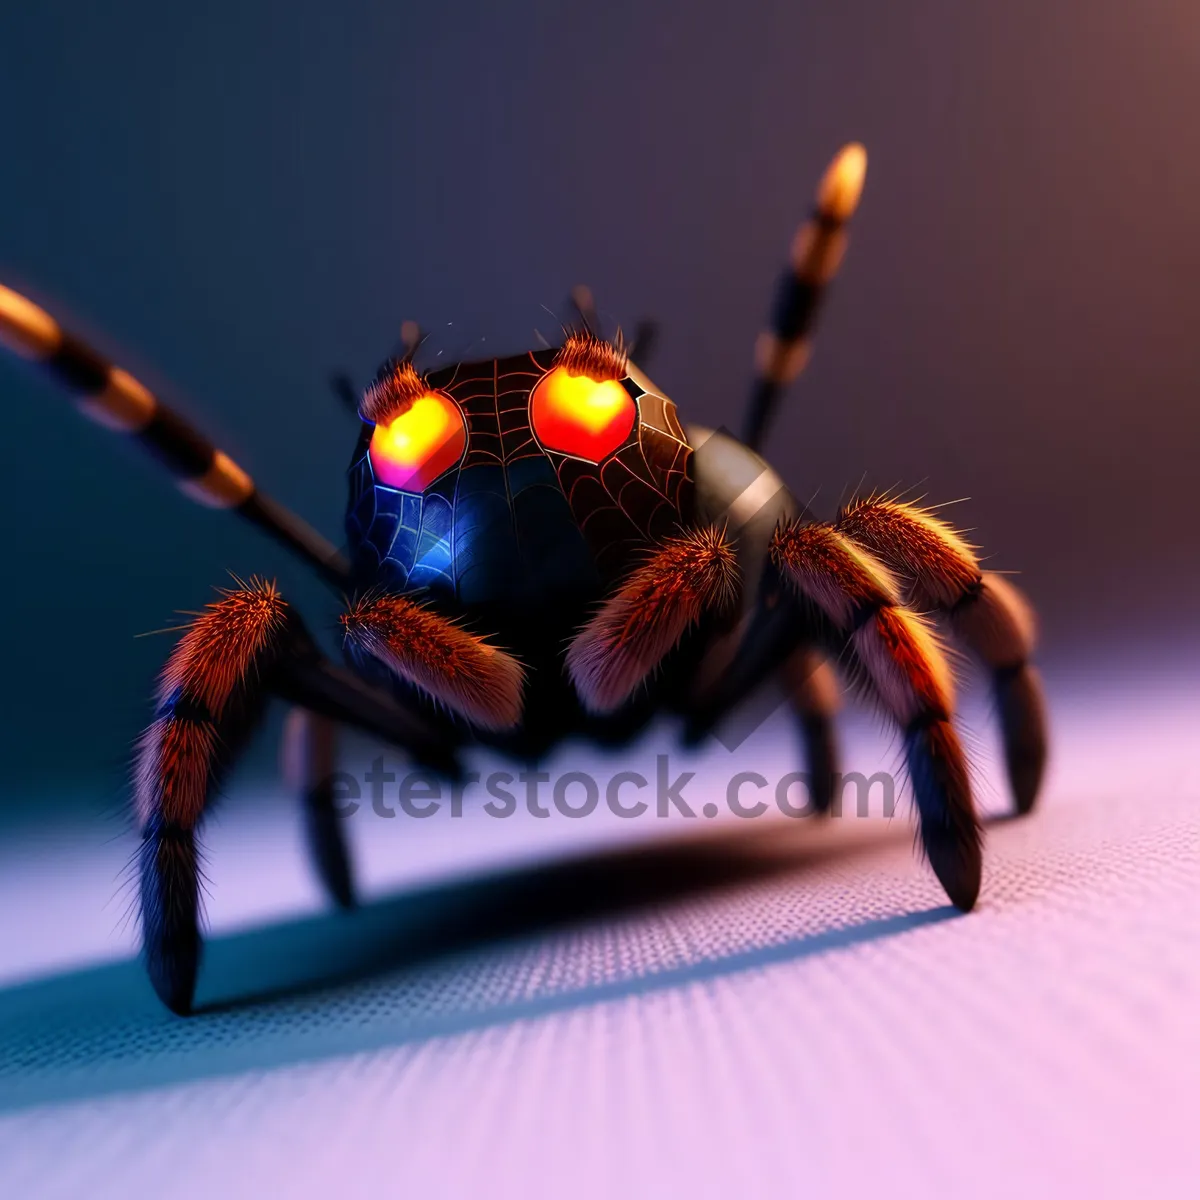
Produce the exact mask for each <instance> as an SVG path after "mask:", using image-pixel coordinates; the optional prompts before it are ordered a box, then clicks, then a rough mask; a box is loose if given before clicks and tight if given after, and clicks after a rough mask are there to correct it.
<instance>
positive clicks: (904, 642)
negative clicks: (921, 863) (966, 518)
mask: <svg viewBox="0 0 1200 1200" xmlns="http://www.w3.org/2000/svg"><path fill="white" fill-rule="evenodd" d="M771 558H772V560H773V561H774V563H775V565H776V567H777V568H778V569H779V571H780V573H781V574H782V576H783V578H784V579H785V580H786V582H787V583H788V585H789V586H790V587H791V588H792V589H793V590H794V591H795V592H796V593H797V594H798V595H799V596H801V597H803V598H804V599H805V600H807V601H808V602H809V603H811V604H813V605H815V606H816V607H817V608H818V609H819V610H820V611H821V612H822V613H823V614H824V616H825V617H826V618H827V619H828V620H829V622H831V623H832V625H833V626H834V627H835V629H836V630H837V631H838V632H839V634H840V635H841V636H842V637H844V638H845V640H846V643H847V647H848V649H849V651H850V653H851V654H852V656H853V659H854V660H855V662H856V663H857V664H858V666H859V667H860V668H861V675H862V682H863V684H864V686H865V687H866V688H867V690H868V691H869V692H870V694H871V695H872V696H873V697H874V698H875V699H876V700H877V701H878V703H879V704H880V706H881V707H882V708H883V709H884V711H885V712H887V713H888V715H889V716H891V718H892V719H893V720H894V721H895V722H896V724H897V725H898V726H899V727H900V729H901V731H902V732H903V735H904V745H905V756H906V759H907V764H908V770H909V774H910V776H911V778H912V787H913V796H914V799H915V801H916V805H917V813H918V818H919V826H920V835H921V842H922V845H923V846H924V848H925V853H926V855H927V856H928V858H929V863H930V866H931V867H932V868H933V871H934V874H936V875H937V877H938V880H939V882H940V883H941V885H942V887H943V888H945V890H946V894H947V895H948V896H949V897H950V900H951V901H952V902H953V903H954V904H955V905H956V906H957V907H958V908H960V909H963V910H964V911H965V910H968V909H970V908H972V907H973V906H974V904H975V901H976V899H977V898H978V895H979V884H980V877H981V871H982V847H981V838H980V829H979V822H978V820H977V818H976V815H975V806H974V802H973V800H972V797H971V787H970V780H969V777H968V773H967V762H966V756H965V755H964V754H963V750H962V746H961V744H960V742H959V740H958V735H957V734H956V733H955V731H954V727H953V725H952V724H951V716H952V714H953V710H954V683H953V678H952V676H951V673H950V670H949V668H948V666H947V664H946V660H945V656H944V655H943V653H942V651H941V648H940V647H939V645H938V643H937V640H936V638H935V636H934V634H933V633H932V631H931V630H930V628H929V627H928V626H927V625H926V623H925V622H924V621H923V620H922V619H921V618H920V617H918V616H917V615H916V614H915V613H912V612H910V611H909V610H908V609H906V608H904V607H903V606H902V605H901V604H900V601H899V594H898V592H897V588H896V584H895V581H894V580H893V579H892V577H891V575H890V573H889V572H888V570H887V568H886V567H884V566H883V564H882V563H880V562H879V561H878V560H877V559H875V558H874V557H873V556H872V555H871V554H869V553H868V552H867V551H865V550H863V549H862V548H861V547H859V546H856V545H855V544H854V543H853V542H852V541H850V539H848V538H846V537H844V536H843V535H842V534H840V533H839V532H838V531H837V530H835V529H833V528H831V527H830V526H828V525H823V524H816V523H813V524H804V523H802V522H798V521H797V522H791V523H787V524H784V525H781V526H780V527H779V529H778V530H777V531H776V533H775V536H774V538H773V539H772V542H771Z"/></svg>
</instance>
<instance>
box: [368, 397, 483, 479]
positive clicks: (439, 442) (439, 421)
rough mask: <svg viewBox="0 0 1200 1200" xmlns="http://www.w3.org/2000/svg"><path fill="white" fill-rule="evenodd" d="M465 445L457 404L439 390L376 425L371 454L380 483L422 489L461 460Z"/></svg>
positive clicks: (465, 440) (413, 402) (465, 432)
mask: <svg viewBox="0 0 1200 1200" xmlns="http://www.w3.org/2000/svg"><path fill="white" fill-rule="evenodd" d="M466 444H467V430H466V426H465V425H464V423H463V418H462V413H461V412H459V410H458V406H457V405H455V404H454V403H453V402H452V401H451V400H449V399H448V398H447V397H446V396H443V395H441V394H440V393H438V392H426V393H425V394H424V395H422V396H418V397H417V398H416V399H415V400H413V401H412V403H411V404H410V405H409V406H408V407H407V408H406V409H405V410H404V411H403V412H402V413H400V415H399V416H395V417H392V418H391V419H390V420H387V421H380V422H379V423H378V424H377V425H376V426H375V432H374V433H373V434H372V435H371V448H370V450H369V452H368V453H369V454H370V456H371V466H372V467H373V468H374V470H375V477H376V478H377V479H378V480H379V482H380V483H385V484H387V486H388V487H394V488H400V489H402V490H403V491H406V492H422V491H424V490H425V489H426V488H427V487H428V486H429V485H430V484H431V483H432V482H433V481H434V480H435V479H436V478H437V477H438V476H439V475H440V474H441V473H442V472H443V471H445V470H446V469H447V468H449V467H452V466H454V464H455V463H456V462H458V460H459V459H460V458H461V457H462V452H463V448H464V447H465V446H466Z"/></svg>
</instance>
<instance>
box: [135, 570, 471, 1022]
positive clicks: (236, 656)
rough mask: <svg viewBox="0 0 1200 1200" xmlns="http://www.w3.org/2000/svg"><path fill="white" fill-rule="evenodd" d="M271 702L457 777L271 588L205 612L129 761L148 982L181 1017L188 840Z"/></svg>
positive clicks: (192, 879) (427, 731) (194, 891)
mask: <svg viewBox="0 0 1200 1200" xmlns="http://www.w3.org/2000/svg"><path fill="white" fill-rule="evenodd" d="M273 694H274V695H279V696H281V697H283V698H284V699H287V700H290V701H291V702H292V703H294V704H298V705H300V706H302V707H303V708H305V709H307V710H309V711H310V712H312V713H314V714H317V715H318V716H319V717H320V718H322V719H323V720H324V721H326V722H329V721H339V722H345V723H348V724H352V725H354V726H356V727H357V728H360V729H362V730H364V731H366V732H368V733H371V734H374V735H375V736H376V737H380V738H382V739H384V740H385V741H388V742H391V743H393V744H395V745H398V746H401V747H402V748H404V749H405V750H407V751H409V752H411V753H412V754H413V755H414V756H415V757H416V758H417V759H418V760H419V761H421V762H423V763H424V764H426V765H428V766H431V767H433V768H434V769H440V770H445V771H453V770H454V769H455V762H454V757H453V746H452V742H451V741H450V740H449V739H448V737H447V735H446V733H445V731H444V730H442V729H440V728H438V727H436V726H434V725H431V724H430V723H428V722H427V721H426V720H425V719H424V718H423V717H422V716H421V715H420V714H418V713H416V712H414V711H411V710H409V709H407V708H405V707H404V706H403V705H401V704H399V703H398V702H397V701H396V700H395V699H394V698H393V697H392V696H391V695H390V694H388V693H386V692H380V691H378V690H377V689H374V688H372V687H370V686H369V685H368V684H366V683H364V682H363V681H362V680H360V679H358V678H357V677H356V676H354V675H352V674H351V673H350V672H348V671H346V670H345V669H344V668H342V667H339V666H337V665H335V664H333V663H331V662H329V661H328V660H327V659H325V658H324V657H323V656H322V655H321V653H320V651H319V650H318V649H317V647H316V645H315V644H314V643H313V641H312V638H311V637H310V636H309V634H308V632H307V630H306V629H305V627H304V624H303V622H302V621H301V619H300V617H299V615H298V614H297V613H296V611H295V610H294V609H293V608H291V607H290V606H289V605H288V604H287V602H286V601H284V600H283V599H282V597H281V596H280V595H279V593H278V592H277V591H276V590H275V586H274V585H273V584H270V583H265V582H262V581H260V580H252V581H251V582H250V583H249V584H247V585H243V586H241V587H239V588H238V589H237V590H234V591H229V592H225V593H223V595H222V598H221V599H220V600H217V601H216V602H214V603H213V604H210V605H209V606H208V607H207V608H206V609H205V610H204V611H203V612H202V613H200V614H199V615H198V616H197V617H196V618H195V620H193V621H192V622H191V624H190V625H189V626H188V627H187V629H186V632H185V633H184V635H183V637H182V638H181V639H180V641H179V643H178V645H177V646H176V647H175V649H174V651H173V652H172V654H171V656H170V658H169V659H168V661H167V665H166V667H165V668H164V670H163V673H162V677H161V679H160V681H159V688H158V695H157V709H156V712H155V719H154V722H153V724H152V725H151V726H150V728H149V729H147V730H146V732H145V733H144V734H143V735H142V737H141V739H140V741H139V743H138V746H137V755H136V758H137V769H136V775H135V789H134V802H135V811H136V817H137V822H138V828H139V830H140V832H141V835H142V844H141V849H140V853H139V867H140V871H139V875H140V885H141V887H140V892H141V918H142V948H143V952H144V955H145V959H146V967H147V970H148V972H149V975H150V982H151V983H152V984H153V986H154V990H155V991H156V992H157V993H158V995H159V997H160V999H161V1000H162V1001H163V1003H164V1004H165V1005H166V1006H167V1007H168V1008H170V1009H171V1010H172V1011H173V1012H177V1013H186V1012H188V1011H189V1010H190V1008H191V1004H192V996H193V993H194V991H195V986H196V974H197V970H198V968H199V962H200V952H201V938H200V929H199V918H200V894H199V873H198V868H197V850H196V830H197V828H198V827H199V824H200V821H201V819H202V817H203V815H204V812H205V809H206V807H207V805H208V804H209V802H210V799H211V797H212V795H213V792H214V789H215V787H216V785H217V783H218V782H219V780H220V778H221V775H222V773H223V771H224V769H225V768H226V767H228V766H229V765H230V764H231V762H232V760H233V757H234V756H235V755H236V754H237V753H238V751H239V750H240V749H241V747H242V746H243V745H244V744H245V742H246V740H247V738H248V737H249V735H250V734H251V733H252V732H253V729H254V726H255V725H256V723H257V720H258V718H259V717H260V716H261V714H262V712H263V709H264V708H265V706H266V703H267V701H268V699H269V697H270V696H271V695H273ZM324 750H325V748H324V747H323V746H320V745H316V746H313V747H311V748H310V750H309V751H308V752H309V753H310V754H312V755H313V756H314V757H316V758H319V757H321V756H322V755H323V754H324ZM309 765H310V767H311V765H312V762H311V761H310V764H309ZM327 775H328V772H326V776H327Z"/></svg>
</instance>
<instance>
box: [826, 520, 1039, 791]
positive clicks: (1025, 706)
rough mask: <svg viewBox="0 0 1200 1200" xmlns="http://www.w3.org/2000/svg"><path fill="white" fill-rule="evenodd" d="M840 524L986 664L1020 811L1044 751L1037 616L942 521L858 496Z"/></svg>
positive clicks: (1033, 786)
mask: <svg viewBox="0 0 1200 1200" xmlns="http://www.w3.org/2000/svg"><path fill="white" fill-rule="evenodd" d="M837 527H838V529H840V530H841V531H842V532H843V533H845V534H846V535H847V536H848V537H850V538H852V539H853V540H854V541H856V542H858V543H859V544H860V545H863V546H866V547H867V548H868V549H870V550H871V551H872V553H874V554H876V555H877V556H878V557H879V558H880V559H881V560H882V561H883V562H884V563H886V564H887V565H888V567H889V568H891V569H892V570H893V571H894V572H896V574H897V575H898V576H899V577H900V578H901V579H902V580H903V582H904V584H905V586H906V588H907V591H908V595H909V596H910V598H911V600H912V602H913V603H914V604H915V605H917V606H918V607H920V608H922V609H936V610H938V611H940V612H943V613H945V614H946V618H947V620H948V622H949V625H950V627H951V629H953V631H954V633H955V635H956V636H957V637H958V639H959V640H960V641H962V643H963V644H964V645H965V646H966V647H967V648H968V649H969V650H970V651H971V652H972V653H973V654H974V655H975V656H976V657H977V658H978V659H979V660H980V661H981V662H982V663H983V664H984V666H986V667H987V668H988V670H989V671H990V672H991V677H992V690H993V694H994V695H995V697H996V707H997V710H998V712H999V717H1000V726H1001V731H1002V734H1003V739H1004V756H1005V760H1006V763H1007V766H1008V777H1009V782H1010V785H1011V787H1012V793H1013V799H1014V801H1015V803H1016V809H1017V812H1019V813H1027V812H1029V811H1030V810H1031V809H1032V808H1033V806H1034V803H1035V801H1036V800H1037V794H1038V789H1039V788H1040V786H1041V782H1042V775H1043V773H1044V771H1045V766H1046V758H1047V753H1048V738H1047V732H1046V724H1047V719H1046V701H1045V697H1044V695H1043V692H1042V684H1041V679H1040V677H1039V676H1038V673H1037V670H1036V668H1035V667H1034V666H1033V665H1032V663H1031V662H1030V658H1031V656H1032V654H1033V649H1034V643H1035V640H1036V619H1035V617H1034V614H1033V610H1032V608H1031V607H1030V605H1029V602H1028V601H1027V600H1026V599H1025V597H1024V596H1022V595H1021V593H1020V592H1019V591H1018V590H1017V589H1016V587H1014V586H1013V585H1012V584H1011V583H1009V581H1008V580H1007V579H1005V578H1004V577H1003V576H1002V575H997V574H994V573H993V572H991V571H983V570H981V569H980V566H979V560H978V558H977V557H976V555H975V551H974V549H973V548H972V547H970V546H968V545H967V544H966V542H964V541H963V539H962V538H961V537H960V536H959V535H958V533H957V532H955V530H954V529H952V528H951V527H950V526H949V525H947V524H946V523H945V522H944V521H940V520H939V519H938V518H937V517H934V516H933V515H931V514H930V513H928V512H926V511H924V510H923V509H920V508H918V507H917V506H915V505H912V504H903V503H900V502H898V501H894V500H860V501H857V502H855V503H854V504H851V505H850V506H848V507H847V508H846V509H844V510H843V511H842V513H841V515H840V516H839V518H838V523H837Z"/></svg>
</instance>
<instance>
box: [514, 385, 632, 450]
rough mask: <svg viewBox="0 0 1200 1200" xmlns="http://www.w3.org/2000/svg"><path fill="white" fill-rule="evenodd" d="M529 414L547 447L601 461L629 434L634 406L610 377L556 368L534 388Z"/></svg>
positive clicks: (536, 431) (630, 399) (535, 429)
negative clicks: (598, 376) (597, 376)
mask: <svg viewBox="0 0 1200 1200" xmlns="http://www.w3.org/2000/svg"><path fill="white" fill-rule="evenodd" d="M529 417H530V420H531V421H532V423H533V430H534V432H535V433H536V434H537V435H538V438H539V439H540V440H541V443H542V445H543V446H545V447H546V448H547V449H548V450H558V451H561V452H562V453H563V454H574V455H575V456H576V457H578V458H586V459H587V460H588V461H589V462H600V460H601V459H603V458H607V457H608V455H610V454H611V453H612V452H613V451H614V450H616V449H617V447H618V446H620V445H621V444H622V443H623V442H624V441H625V439H626V438H627V437H628V436H629V431H630V430H631V429H632V428H633V422H634V421H635V420H636V418H637V405H636V404H634V402H633V398H632V397H631V396H630V395H629V393H628V392H627V391H626V390H625V389H624V387H622V386H621V384H619V383H618V382H617V381H616V380H615V379H605V380H595V379H592V378H591V377H590V376H588V375H572V374H571V373H570V372H569V371H568V370H567V369H566V367H555V368H554V369H553V370H552V371H550V373H549V374H548V375H545V376H543V378H542V380H541V381H540V382H539V383H538V385H537V387H535V388H534V389H533V397H532V399H531V400H530V402H529Z"/></svg>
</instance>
